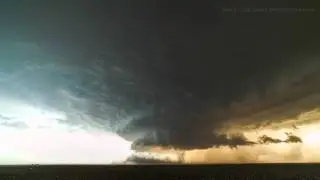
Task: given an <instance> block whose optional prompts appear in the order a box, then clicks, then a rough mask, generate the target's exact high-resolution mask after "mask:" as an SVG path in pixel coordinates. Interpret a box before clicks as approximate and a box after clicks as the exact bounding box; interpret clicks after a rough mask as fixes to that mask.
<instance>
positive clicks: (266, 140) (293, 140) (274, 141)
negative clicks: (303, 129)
mask: <svg viewBox="0 0 320 180" xmlns="http://www.w3.org/2000/svg"><path fill="white" fill-rule="evenodd" d="M286 135H287V138H286V139H285V140H281V139H277V138H272V137H269V136H267V135H262V136H260V137H259V138H258V143H259V144H269V143H271V144H278V143H302V140H301V138H300V137H298V136H295V135H293V134H292V133H286Z"/></svg>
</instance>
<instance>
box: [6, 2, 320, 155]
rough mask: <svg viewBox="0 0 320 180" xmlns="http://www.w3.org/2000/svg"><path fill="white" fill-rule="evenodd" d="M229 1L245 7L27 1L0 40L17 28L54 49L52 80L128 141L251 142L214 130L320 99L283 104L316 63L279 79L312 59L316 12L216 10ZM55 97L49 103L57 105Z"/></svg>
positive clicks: (313, 78)
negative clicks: (34, 3) (292, 77)
mask: <svg viewBox="0 0 320 180" xmlns="http://www.w3.org/2000/svg"><path fill="white" fill-rule="evenodd" d="M255 5H257V4H255ZM233 6H236V7H238V6H239V7H242V6H250V5H248V4H246V5H243V4H242V5H241V4H237V5H232V4H227V3H225V4H218V3H217V4H215V5H213V4H201V5H200V4H199V5H195V4H192V5H190V4H187V3H179V4H174V3H172V2H171V3H169V5H168V4H167V3H165V2H164V1H158V2H156V3H153V4H151V3H150V4H143V5H142V4H138V3H137V4H135V3H116V2H113V3H109V4H94V3H91V4H84V3H80V2H79V3H65V4H59V3H56V4H54V5H53V4H48V5H37V6H35V7H31V5H30V8H31V9H33V8H34V9H33V10H32V11H31V10H30V11H27V10H25V11H19V12H21V13H19V17H18V15H16V16H17V17H15V18H13V19H16V20H19V22H26V24H28V23H30V24H29V26H23V28H18V25H16V24H15V25H14V26H9V27H7V29H10V28H14V29H18V30H15V31H13V32H15V33H16V34H15V35H11V38H10V36H8V38H6V40H8V41H9V40H12V39H15V40H17V39H19V38H17V36H16V35H17V34H19V35H20V36H21V38H20V39H23V41H32V42H35V43H37V44H38V45H39V46H40V48H41V49H42V51H43V53H44V54H47V56H51V57H52V56H54V58H52V60H50V61H53V62H54V63H56V64H59V65H60V67H61V68H60V71H56V72H52V73H51V74H50V75H47V76H48V79H50V78H49V77H55V79H56V83H55V86H57V84H60V85H61V84H63V85H61V86H62V89H64V90H65V91H63V92H64V94H68V93H69V94H71V95H70V96H68V97H74V99H85V100H86V101H79V100H73V101H71V100H70V101H71V102H72V104H73V105H74V106H77V107H79V106H80V107H79V110H80V111H86V114H90V118H91V117H92V116H94V117H96V118H94V119H96V121H99V123H100V124H111V125H112V126H113V127H114V128H115V129H116V130H115V131H117V132H119V134H121V135H123V136H125V137H126V138H128V139H130V138H131V139H132V140H136V138H137V137H139V139H140V140H138V141H139V142H141V143H145V144H157V145H164V146H173V147H177V148H184V149H192V148H207V147H212V146H221V145H228V146H237V145H246V144H252V142H250V141H248V140H246V139H245V138H244V137H243V136H238V135H237V136H234V137H228V136H227V135H217V134H216V133H215V132H214V131H215V130H218V129H219V128H220V127H222V126H223V125H224V124H225V123H229V124H231V125H232V124H237V125H238V124H240V125H242V124H244V125H245V127H248V125H252V124H253V125H254V126H259V127H260V126H267V125H266V124H268V123H269V124H270V123H271V124H272V122H271V121H272V119H279V117H281V118H283V115H285V116H287V115H288V116H289V115H290V116H295V115H296V114H298V113H300V112H302V111H305V110H306V109H310V108H315V105H318V102H319V101H317V99H316V100H314V101H313V102H312V103H311V104H308V103H307V102H303V103H304V104H303V106H299V107H301V109H299V108H298V109H293V108H292V107H290V105H292V102H296V103H300V102H298V101H299V100H303V99H305V98H307V97H308V96H311V95H316V93H317V92H319V91H318V90H319V87H318V85H317V84H320V83H317V82H318V80H319V78H318V77H320V76H318V74H317V73H319V71H316V72H315V73H314V74H311V75H309V76H306V75H305V74H303V75H299V78H298V81H296V80H295V81H294V82H289V83H288V82H286V81H287V80H288V79H290V78H284V79H283V81H284V82H283V81H280V80H279V78H280V79H281V77H282V76H283V75H287V73H283V72H282V71H283V70H284V69H285V67H287V66H291V65H292V64H298V63H297V62H299V61H301V60H302V59H303V60H306V59H305V56H307V57H311V58H316V57H314V56H312V55H313V52H315V50H316V49H317V48H318V44H316V42H318V40H319V34H318V33H317V32H318V31H317V30H316V29H317V27H315V24H316V23H314V22H316V19H317V18H316V15H317V12H315V13H295V14H290V15H289V14H285V13H241V14H237V13H232V12H231V13H228V12H224V11H222V10H223V8H224V7H233ZM252 6H254V5H252ZM279 6H281V5H280V4H279ZM21 7H22V6H21ZM18 9H19V10H21V8H18ZM57 12H59V14H57ZM12 14H14V13H12ZM24 18H25V19H24ZM13 37H14V38H13ZM296 52H297V53H296ZM300 52H301V53H300ZM297 54H299V55H300V57H298V58H294V57H295V56H296V55H297ZM301 54H302V55H301ZM60 56H62V57H63V58H57V57H60ZM57 59H59V60H57ZM306 61H307V60H306ZM41 62H46V60H44V58H42V61H41ZM61 69H63V71H62V70H61ZM287 71H288V72H290V73H293V74H294V73H295V70H291V69H290V68H289V69H288V70H287ZM290 73H289V74H290ZM41 77H42V76H41ZM38 78H39V77H38ZM278 80H279V82H281V83H279V84H280V85H283V84H287V85H288V86H287V87H284V88H283V89H281V92H278V91H277V90H274V89H277V88H278V87H280V85H279V84H276V85H274V84H273V83H274V81H278ZM43 81H44V80H43ZM38 82H40V81H38ZM61 82H63V83H61ZM297 83H298V85H297ZM311 85H313V88H311ZM293 86H294V87H296V89H295V90H294V91H291V90H292V87H293ZM30 87H31V85H30ZM37 87H38V86H37ZM39 87H42V89H43V88H44V87H43V86H40V85H39ZM52 87H53V85H52ZM40 89H41V88H40ZM44 89H45V88H44ZM288 89H290V93H287V92H289V91H288ZM45 90H47V91H49V90H50V88H47V89H45ZM66 92H68V93H66ZM52 97H56V96H52ZM52 97H51V98H49V100H48V101H49V104H59V105H60V104H63V103H61V101H59V98H52ZM316 97H320V96H316ZM57 99H58V100H57ZM61 99H63V98H62V97H61ZM54 100H55V101H57V102H53V101H54ZM318 100H319V98H318ZM83 102H85V103H83ZM88 104H90V105H88ZM88 106H90V108H88ZM61 108H62V109H63V108H66V107H65V106H63V107H61ZM288 108H289V109H291V110H290V112H289V111H288V110H287V109H288ZM279 111H280V112H279ZM140 114H144V115H143V116H142V117H141V116H140ZM98 117H99V118H98ZM281 118H280V119H281ZM91 119H93V118H91ZM128 119H129V120H128ZM227 120H228V121H227ZM119 124H122V125H119ZM141 132H142V133H141ZM150 132H152V133H153V137H152V138H149V134H150ZM136 134H139V135H136Z"/></svg>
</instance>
